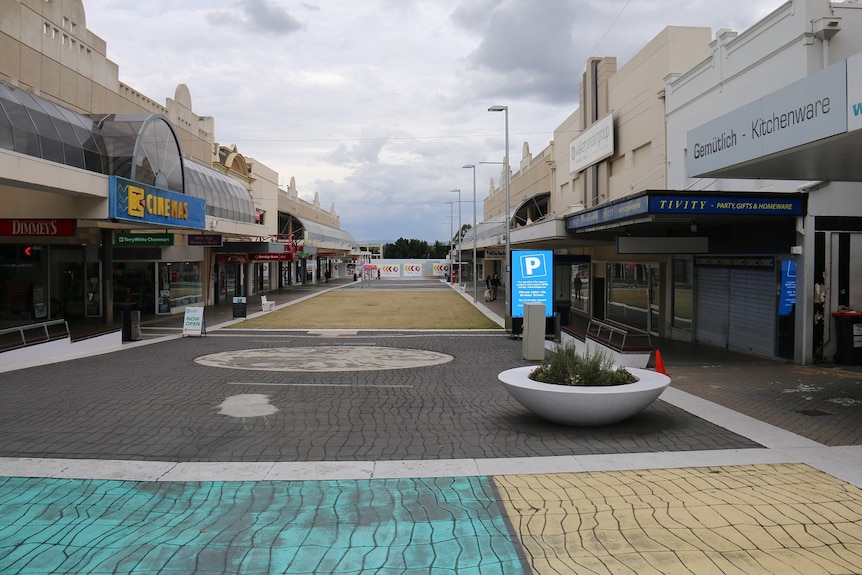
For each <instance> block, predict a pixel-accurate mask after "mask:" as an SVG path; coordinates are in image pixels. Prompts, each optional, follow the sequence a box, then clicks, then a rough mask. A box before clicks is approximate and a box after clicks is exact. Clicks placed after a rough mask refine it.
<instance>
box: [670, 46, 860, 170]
mask: <svg viewBox="0 0 862 575" xmlns="http://www.w3.org/2000/svg"><path fill="white" fill-rule="evenodd" d="M846 110H847V63H846V61H842V62H839V63H837V64H833V65H832V66H829V67H828V68H825V69H824V70H821V71H820V72H817V73H816V74H813V75H811V76H808V77H807V78H805V79H803V80H800V81H798V82H795V83H793V84H791V85H789V86H787V87H785V88H782V89H781V90H778V91H777V92H773V93H772V94H769V95H767V96H764V97H763V98H760V99H759V100H756V101H754V102H752V103H750V104H747V105H745V106H743V107H741V108H738V109H736V110H734V111H733V112H730V113H728V114H725V115H723V116H720V117H718V118H716V119H715V120H712V121H711V122H707V123H706V124H703V125H701V126H698V127H697V128H695V129H693V130H690V131H689V132H688V137H687V146H688V149H687V152H686V158H687V164H688V175H689V177H698V176H709V175H720V173H716V172H719V171H720V170H721V169H722V168H727V167H729V166H735V165H737V164H741V163H743V162H747V161H751V160H755V159H758V158H762V157H764V156H768V155H770V154H774V153H776V152H782V151H785V150H789V149H791V148H795V147H796V146H801V145H803V144H808V143H810V142H814V141H817V140H820V139H823V138H828V137H829V136H834V135H836V134H841V133H844V132H846V131H847V113H846Z"/></svg>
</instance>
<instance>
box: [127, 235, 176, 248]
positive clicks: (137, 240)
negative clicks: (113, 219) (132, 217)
mask: <svg viewBox="0 0 862 575" xmlns="http://www.w3.org/2000/svg"><path fill="white" fill-rule="evenodd" d="M114 245H115V246H160V247H166V246H172V245H174V234H128V233H119V234H116V235H114Z"/></svg>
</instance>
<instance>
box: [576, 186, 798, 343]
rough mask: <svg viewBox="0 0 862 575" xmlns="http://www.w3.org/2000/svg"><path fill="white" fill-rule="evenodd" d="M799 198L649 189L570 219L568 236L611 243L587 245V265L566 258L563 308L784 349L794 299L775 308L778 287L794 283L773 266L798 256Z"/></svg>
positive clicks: (709, 339) (685, 336)
mask: <svg viewBox="0 0 862 575" xmlns="http://www.w3.org/2000/svg"><path fill="white" fill-rule="evenodd" d="M805 200H806V196H805V194H772V195H770V197H769V198H768V199H764V198H763V197H762V196H757V195H754V194H744V193H722V192H713V193H699V194H694V193H680V192H676V193H674V192H665V191H656V192H652V191H650V192H645V193H643V194H641V195H639V196H636V197H633V198H628V199H625V200H622V201H620V202H617V203H614V204H610V205H608V206H604V207H602V208H599V209H596V210H590V211H587V212H583V213H581V214H579V215H578V216H575V217H571V218H569V220H568V222H567V225H568V228H569V229H570V230H573V231H574V233H575V237H576V238H583V239H585V240H590V241H607V242H608V243H609V244H611V245H613V249H612V250H611V249H608V248H609V247H610V246H608V248H601V249H599V248H591V249H589V248H585V249H584V251H589V252H591V253H592V262H591V263H587V262H576V263H572V264H571V277H570V281H571V294H572V295H571V298H570V308H571V310H572V312H573V313H579V312H580V313H583V314H584V315H588V316H589V317H591V318H596V319H602V320H607V321H610V322H613V323H616V324H619V325H622V326H625V327H627V328H630V329H632V330H637V331H640V332H644V333H649V334H652V335H655V336H659V337H668V338H673V339H678V340H682V341H692V342H699V343H706V344H710V345H716V346H719V347H723V348H726V349H733V350H741V351H746V352H750V353H755V354H757V355H763V356H767V357H775V356H783V355H784V354H788V353H790V354H792V338H793V330H792V322H793V320H792V314H793V313H794V303H795V299H793V298H789V297H788V298H784V300H783V304H782V306H781V307H780V306H779V298H778V294H779V293H780V287H781V286H782V285H783V286H785V287H787V286H791V285H792V286H795V276H794V278H793V281H785V280H782V277H780V273H781V270H782V269H785V268H787V267H788V266H786V265H785V264H784V262H793V264H794V265H795V263H796V262H795V257H794V255H792V253H791V252H792V249H793V243H794V240H795V229H796V223H797V218H798V217H800V216H803V215H804V213H805V206H806V202H805ZM794 297H795V296H794ZM788 302H790V303H788ZM782 310H783V311H782ZM788 349H790V350H791V351H790V352H788V351H787V350H788Z"/></svg>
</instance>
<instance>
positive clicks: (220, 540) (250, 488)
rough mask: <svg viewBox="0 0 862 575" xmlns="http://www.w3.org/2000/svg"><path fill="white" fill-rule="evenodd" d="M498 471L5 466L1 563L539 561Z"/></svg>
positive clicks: (284, 566)
mask: <svg viewBox="0 0 862 575" xmlns="http://www.w3.org/2000/svg"><path fill="white" fill-rule="evenodd" d="M522 557H523V556H522V552H521V550H520V547H519V546H518V545H517V544H516V543H514V542H513V537H512V535H511V532H510V531H509V527H508V524H507V522H506V521H505V519H504V517H503V514H502V512H501V510H500V509H499V508H498V504H497V502H496V498H495V492H494V487H493V486H492V481H491V480H490V479H489V478H484V477H455V478H432V479H379V480H374V479H371V480H363V481H269V482H267V481H264V482H250V481H213V482H135V481H105V480H69V479H43V478H40V479H34V478H13V477H8V478H0V573H3V574H9V573H20V574H49V573H50V574H52V575H58V574H66V573H68V574H72V573H74V574H79V573H88V574H103V573H152V574H155V573H158V574H160V575H173V574H177V575H179V574H183V575H189V574H205V575H210V574H224V573H243V574H257V573H267V574H269V573H285V574H300V573H302V574H305V573H315V574H320V573H343V574H353V573H358V574H363V573H377V574H388V573H403V574H414V573H415V574H418V573H425V574H436V573H441V574H442V573H459V574H466V575H471V574H477V575H478V574H481V575H490V574H507V575H510V574H517V573H525V572H526V571H525V569H524V566H523V565H524V564H523V562H522Z"/></svg>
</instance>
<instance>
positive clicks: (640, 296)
mask: <svg viewBox="0 0 862 575" xmlns="http://www.w3.org/2000/svg"><path fill="white" fill-rule="evenodd" d="M608 272H609V274H608V278H607V282H608V303H607V310H606V314H607V318H608V319H610V320H613V321H615V322H617V323H620V324H623V325H627V326H631V327H633V328H635V329H639V330H641V331H647V330H648V328H649V323H648V322H649V314H648V310H649V301H650V299H649V291H650V283H649V279H650V276H649V268H648V264H639V263H634V262H621V263H613V264H610V266H609V270H608Z"/></svg>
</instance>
